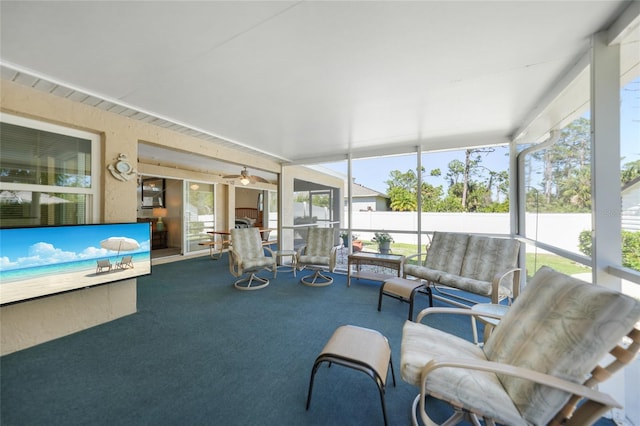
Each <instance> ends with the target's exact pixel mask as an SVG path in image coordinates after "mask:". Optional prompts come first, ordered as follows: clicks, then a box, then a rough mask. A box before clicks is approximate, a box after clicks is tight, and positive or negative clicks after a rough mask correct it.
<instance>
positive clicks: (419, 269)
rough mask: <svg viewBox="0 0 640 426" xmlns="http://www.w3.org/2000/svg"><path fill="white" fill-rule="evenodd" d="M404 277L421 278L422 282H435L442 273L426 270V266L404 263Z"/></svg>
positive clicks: (436, 270) (435, 270)
mask: <svg viewBox="0 0 640 426" xmlns="http://www.w3.org/2000/svg"><path fill="white" fill-rule="evenodd" d="M403 268H404V274H405V276H407V275H411V276H413V277H418V278H422V279H423V280H427V281H433V282H436V281H438V280H439V279H440V276H441V275H442V271H440V270H438V269H431V268H427V267H426V266H420V265H412V264H410V263H405V264H404V266H403Z"/></svg>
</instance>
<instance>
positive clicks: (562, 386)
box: [420, 358, 622, 420]
mask: <svg viewBox="0 0 640 426" xmlns="http://www.w3.org/2000/svg"><path fill="white" fill-rule="evenodd" d="M444 367H448V368H464V369H470V370H479V371H487V372H493V373H498V374H505V375H509V376H513V377H518V378H522V379H525V380H530V381H532V382H535V383H539V384H542V385H545V386H550V387H553V388H556V389H559V390H562V391H565V392H568V393H570V394H572V395H577V396H580V397H582V398H586V399H588V400H590V401H593V402H595V403H597V404H598V405H600V406H601V410H602V411H607V410H609V409H610V408H621V407H622V406H621V405H620V404H619V403H618V402H617V401H616V400H614V399H613V398H612V397H611V396H610V395H608V394H606V393H603V392H600V391H597V390H595V389H592V388H590V387H587V386H584V385H581V384H579V383H574V382H570V381H568V380H564V379H561V378H559V377H556V376H552V375H549V374H545V373H541V372H539V371H535V370H529V369H527V368H522V367H517V366H513V365H509V364H503V363H499V362H493V361H485V360H479V359H466V358H447V359H437V358H436V359H433V360H431V361H429V362H428V363H427V365H425V366H424V367H423V368H422V372H421V385H420V395H421V396H422V397H421V398H420V416H421V417H422V418H423V420H424V419H425V417H424V416H425V415H426V411H425V407H424V400H425V398H424V397H425V396H426V383H427V378H428V376H429V374H430V373H431V372H432V371H434V370H437V369H439V368H444Z"/></svg>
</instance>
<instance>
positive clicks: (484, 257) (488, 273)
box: [458, 235, 520, 295]
mask: <svg viewBox="0 0 640 426" xmlns="http://www.w3.org/2000/svg"><path fill="white" fill-rule="evenodd" d="M519 251H520V242H519V241H517V240H514V239H507V238H493V237H483V236H478V235H470V236H469V241H468V243H467V250H466V252H465V254H464V260H463V261H462V267H461V269H460V273H459V274H458V275H461V276H463V277H465V278H471V279H474V280H478V281H489V282H491V281H493V278H494V276H495V275H496V274H498V273H501V272H504V271H508V270H509V269H512V268H514V267H515V266H516V265H517V264H518V252H519ZM512 284H513V274H509V275H508V276H507V277H505V278H504V279H503V280H502V283H501V285H504V286H507V288H511V285H512ZM482 294H484V293H482ZM507 295H508V294H507Z"/></svg>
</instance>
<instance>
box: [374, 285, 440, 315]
mask: <svg viewBox="0 0 640 426" xmlns="http://www.w3.org/2000/svg"><path fill="white" fill-rule="evenodd" d="M419 291H424V292H426V293H427V294H428V295H429V306H433V298H432V297H433V296H432V295H431V288H430V287H428V286H427V285H426V284H425V283H423V282H422V281H420V280H408V279H406V278H400V277H397V278H389V279H388V280H385V281H384V282H383V283H382V286H380V295H379V296H378V311H380V310H381V309H382V296H390V297H393V298H394V299H398V300H401V301H403V302H407V303H408V304H409V321H413V299H414V298H415V295H416V293H418V292H419Z"/></svg>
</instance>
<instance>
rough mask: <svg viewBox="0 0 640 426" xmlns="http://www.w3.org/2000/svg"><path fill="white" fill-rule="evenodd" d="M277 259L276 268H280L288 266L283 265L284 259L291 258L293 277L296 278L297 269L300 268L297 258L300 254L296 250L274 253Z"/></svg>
mask: <svg viewBox="0 0 640 426" xmlns="http://www.w3.org/2000/svg"><path fill="white" fill-rule="evenodd" d="M273 254H274V256H275V257H276V268H277V267H278V266H288V265H283V263H282V258H283V257H286V256H291V272H293V276H294V277H295V276H296V267H297V266H298V262H297V258H298V252H297V251H295V250H276V251H274V252H273Z"/></svg>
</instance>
